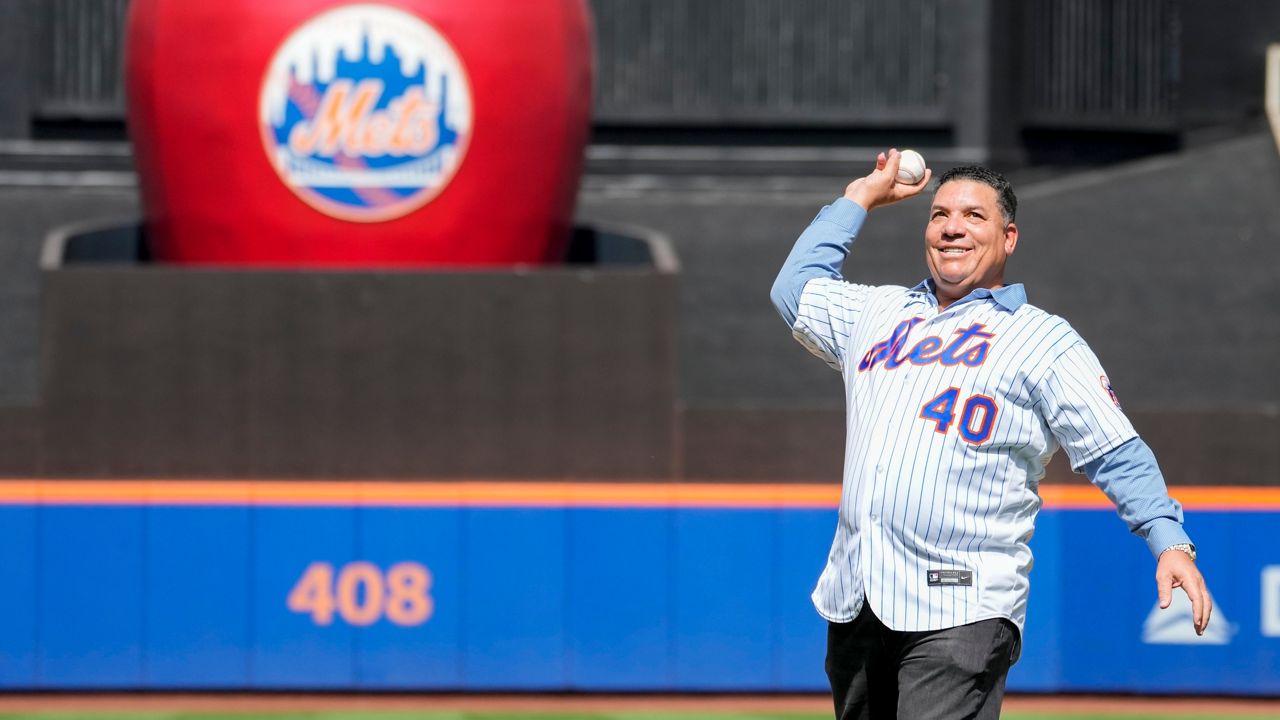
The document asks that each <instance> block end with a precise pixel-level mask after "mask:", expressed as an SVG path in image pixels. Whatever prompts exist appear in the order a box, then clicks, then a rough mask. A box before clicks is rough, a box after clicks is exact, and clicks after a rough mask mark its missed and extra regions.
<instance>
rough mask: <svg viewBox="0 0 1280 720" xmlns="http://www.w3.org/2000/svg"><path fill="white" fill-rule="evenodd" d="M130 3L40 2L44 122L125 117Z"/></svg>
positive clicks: (111, 0)
mask: <svg viewBox="0 0 1280 720" xmlns="http://www.w3.org/2000/svg"><path fill="white" fill-rule="evenodd" d="M128 4H129V3H128V0H42V2H40V3H39V5H37V7H38V11H37V12H38V17H37V18H36V25H37V28H38V30H37V32H38V37H39V38H40V42H39V43H38V44H37V47H38V49H39V57H38V58H37V63H38V66H39V67H38V69H39V77H40V82H39V85H38V87H37V98H36V102H35V112H36V113H37V114H38V115H39V116H40V117H43V118H51V119H56V118H82V119H103V118H104V119H114V118H122V117H124V67H123V66H124V17H125V12H126V10H127V8H128Z"/></svg>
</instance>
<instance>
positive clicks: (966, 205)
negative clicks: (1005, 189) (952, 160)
mask: <svg viewBox="0 0 1280 720" xmlns="http://www.w3.org/2000/svg"><path fill="white" fill-rule="evenodd" d="M997 201H998V195H997V194H996V191H995V188H993V187H991V186H990V185H987V184H985V183H980V182H976V181H974V180H952V181H951V182H948V183H946V184H945V185H943V186H942V187H940V188H938V191H937V192H936V193H935V194H934V196H933V207H932V208H931V209H930V210H929V224H928V226H926V227H925V231H924V239H925V250H924V257H925V262H926V263H928V265H929V272H930V274H932V275H933V281H934V283H935V284H936V285H937V288H938V300H939V302H940V304H941V305H943V306H944V307H945V306H946V305H949V304H951V302H953V301H955V300H959V299H960V298H962V297H964V296H965V295H968V294H969V293H970V292H972V291H973V290H974V289H976V288H994V287H998V286H999V285H1001V284H1003V283H1004V264H1005V260H1006V259H1007V258H1008V257H1009V256H1010V255H1012V254H1013V250H1014V248H1015V247H1016V246H1017V244H1018V228H1017V227H1016V226H1015V225H1014V224H1013V223H1009V224H1008V225H1007V226H1006V225H1005V222H1004V216H1003V215H1001V214H1000V206H999V204H998V202H997Z"/></svg>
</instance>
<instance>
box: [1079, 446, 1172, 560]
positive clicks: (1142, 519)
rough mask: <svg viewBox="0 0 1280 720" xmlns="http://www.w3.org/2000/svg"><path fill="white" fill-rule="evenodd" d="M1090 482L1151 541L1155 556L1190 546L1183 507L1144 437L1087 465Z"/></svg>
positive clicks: (1151, 548) (1086, 469)
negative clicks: (1170, 491)
mask: <svg viewBox="0 0 1280 720" xmlns="http://www.w3.org/2000/svg"><path fill="white" fill-rule="evenodd" d="M1083 470H1084V472H1085V474H1086V475H1088V476H1089V480H1090V481H1091V482H1092V483H1093V484H1094V485H1096V486H1098V489H1100V490H1102V492H1103V493H1104V494H1106V496H1107V497H1108V498H1110V499H1111V502H1113V503H1115V505H1116V510H1117V511H1118V512H1119V513H1120V518H1121V519H1122V520H1124V523H1125V524H1126V525H1128V526H1129V530H1131V531H1132V532H1133V533H1134V534H1135V535H1138V536H1139V537H1141V538H1143V539H1144V540H1146V541H1147V547H1148V548H1149V549H1150V550H1151V554H1152V555H1154V556H1156V557H1159V556H1160V552H1161V551H1162V550H1164V549H1165V548H1167V547H1169V546H1170V545H1177V544H1179V543H1190V542H1191V540H1190V538H1188V537H1187V533H1186V531H1184V530H1183V529H1182V506H1181V505H1179V504H1178V501H1176V500H1174V499H1173V498H1171V497H1169V490H1168V488H1167V487H1166V486H1165V482H1164V476H1163V475H1162V474H1160V467H1159V466H1158V465H1157V464H1156V456H1155V454H1154V453H1152V452H1151V448H1149V447H1147V444H1146V443H1145V442H1143V441H1142V438H1133V439H1132V440H1129V441H1128V442H1126V443H1124V444H1123V445H1120V446H1119V447H1116V448H1115V449H1113V450H1111V451H1110V452H1107V453H1106V454H1105V455H1103V456H1101V457H1099V458H1097V459H1095V460H1093V461H1092V462H1089V463H1086V464H1085V466H1084V467H1083Z"/></svg>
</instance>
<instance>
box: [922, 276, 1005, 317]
mask: <svg viewBox="0 0 1280 720" xmlns="http://www.w3.org/2000/svg"><path fill="white" fill-rule="evenodd" d="M911 291H912V292H922V293H926V294H927V295H928V296H929V299H930V300H932V301H933V303H934V304H935V305H936V304H937V303H938V295H937V293H936V292H934V285H933V278H926V279H924V280H921V281H920V283H919V284H918V285H916V286H915V287H913V288H911ZM986 298H991V300H993V301H994V302H995V304H996V305H999V306H1000V307H1002V308H1004V309H1005V310H1008V311H1009V312H1015V311H1017V309H1018V308H1020V307H1022V306H1023V305H1025V304H1026V303H1027V290H1026V288H1024V287H1023V286H1022V283H1013V284H1012V285H1004V286H1001V287H998V288H996V289H994V290H991V289H989V288H978V289H976V290H974V291H973V292H971V293H969V294H968V295H965V296H964V297H962V298H960V299H959V300H957V301H955V302H954V303H952V305H959V304H961V303H966V302H969V301H971V300H985V299H986Z"/></svg>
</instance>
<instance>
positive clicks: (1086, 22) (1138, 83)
mask: <svg viewBox="0 0 1280 720" xmlns="http://www.w3.org/2000/svg"><path fill="white" fill-rule="evenodd" d="M1024 12H1025V13H1026V14H1025V16H1024V20H1025V24H1024V35H1023V38H1022V57H1023V71H1024V72H1023V120H1024V122H1025V123H1026V124H1029V125H1035V126H1041V127H1072V128H1081V127H1095V126H1105V127H1109V128H1117V129H1141V128H1144V127H1145V128H1160V127H1169V128H1172V127H1174V126H1176V124H1177V120H1178V102H1177V100H1178V82H1179V39H1178V36H1179V13H1178V4H1177V2H1176V0H1030V1H1029V2H1026V3H1025V5H1024Z"/></svg>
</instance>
